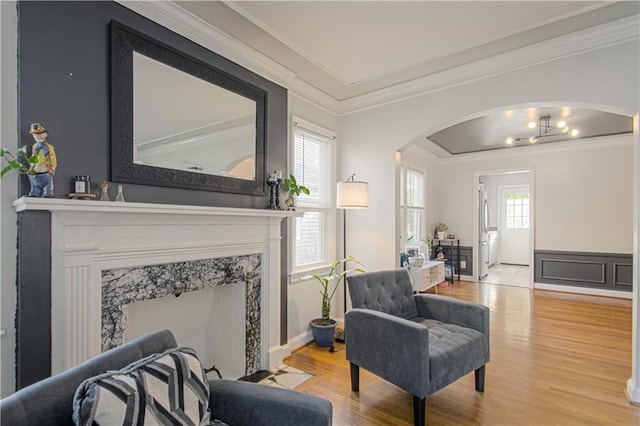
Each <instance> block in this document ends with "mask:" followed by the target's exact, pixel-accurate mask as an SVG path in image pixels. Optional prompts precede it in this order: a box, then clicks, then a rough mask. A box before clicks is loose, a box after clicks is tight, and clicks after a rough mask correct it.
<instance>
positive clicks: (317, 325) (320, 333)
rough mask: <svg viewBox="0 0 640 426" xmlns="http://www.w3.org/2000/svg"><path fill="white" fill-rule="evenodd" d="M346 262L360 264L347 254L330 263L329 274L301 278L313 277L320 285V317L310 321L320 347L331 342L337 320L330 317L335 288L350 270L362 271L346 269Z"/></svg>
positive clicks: (326, 345) (329, 344)
mask: <svg viewBox="0 0 640 426" xmlns="http://www.w3.org/2000/svg"><path fill="white" fill-rule="evenodd" d="M347 262H353V263H356V264H358V265H362V264H361V263H360V262H359V261H357V260H356V259H354V258H353V257H351V256H347V257H345V258H344V259H341V260H336V261H335V262H333V263H332V264H331V269H329V275H325V276H320V275H318V274H313V275H307V276H305V277H302V279H305V280H306V279H310V278H315V279H316V280H317V281H318V282H319V283H320V286H321V287H322V289H321V291H320V294H322V307H321V313H322V316H321V317H320V318H314V319H312V320H311V321H310V325H311V331H312V332H313V339H314V340H315V341H316V344H317V345H318V346H320V347H328V346H331V344H332V343H333V336H334V333H335V329H336V325H337V322H336V320H334V319H332V318H331V300H332V299H333V296H334V295H335V294H336V289H337V288H338V286H339V285H340V282H341V281H342V280H343V279H344V277H345V276H346V275H347V274H350V273H352V272H364V269H361V268H358V267H355V268H352V269H346V265H347ZM341 264H344V265H345V268H343V271H342V272H340V273H339V274H338V273H336V268H337V267H338V266H339V265H341Z"/></svg>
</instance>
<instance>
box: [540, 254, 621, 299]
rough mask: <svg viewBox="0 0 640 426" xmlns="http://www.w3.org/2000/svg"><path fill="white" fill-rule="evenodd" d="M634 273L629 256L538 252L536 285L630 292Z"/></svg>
mask: <svg viewBox="0 0 640 426" xmlns="http://www.w3.org/2000/svg"><path fill="white" fill-rule="evenodd" d="M631 270H632V255H631V254H630V253H629V254H625V253H594V252H575V251H557V250H536V251H535V280H536V282H537V283H544V284H557V285H567V286H574V287H589V288H597V289H606V290H622V291H631V290H632V281H631Z"/></svg>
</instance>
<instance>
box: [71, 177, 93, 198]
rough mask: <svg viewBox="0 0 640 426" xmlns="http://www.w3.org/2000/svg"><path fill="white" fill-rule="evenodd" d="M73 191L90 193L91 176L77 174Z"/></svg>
mask: <svg viewBox="0 0 640 426" xmlns="http://www.w3.org/2000/svg"><path fill="white" fill-rule="evenodd" d="M73 192H74V193H76V194H90V193H91V178H90V177H89V176H83V175H79V176H76V177H75V179H74V181H73Z"/></svg>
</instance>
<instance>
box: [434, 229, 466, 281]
mask: <svg viewBox="0 0 640 426" xmlns="http://www.w3.org/2000/svg"><path fill="white" fill-rule="evenodd" d="M436 242H437V244H436ZM437 245H441V246H442V247H443V248H445V249H446V248H449V249H450V250H451V252H450V253H449V254H450V255H451V256H445V257H446V259H444V262H445V263H446V264H447V265H449V266H451V279H450V280H449V281H450V282H451V284H453V280H454V278H455V275H456V274H457V275H458V281H460V240H459V239H457V238H456V239H449V238H448V239H445V240H440V239H438V238H435V239H434V240H433V241H432V242H431V252H432V253H433V252H434V249H435V247H436V246H437ZM454 250H455V252H454Z"/></svg>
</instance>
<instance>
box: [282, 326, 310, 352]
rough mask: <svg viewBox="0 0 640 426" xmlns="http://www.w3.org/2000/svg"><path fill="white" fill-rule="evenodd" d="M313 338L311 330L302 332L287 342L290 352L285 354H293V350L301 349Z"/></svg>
mask: <svg viewBox="0 0 640 426" xmlns="http://www.w3.org/2000/svg"><path fill="white" fill-rule="evenodd" d="M312 340H313V335H312V334H311V330H308V331H306V332H305V333H300V334H298V335H297V336H295V337H292V338H291V339H289V343H287V347H288V349H289V352H288V353H287V354H286V355H285V356H289V355H291V353H292V352H293V351H295V350H296V349H299V348H301V347H303V346H304V345H306V344H307V343H309V342H311V341H312Z"/></svg>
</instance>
